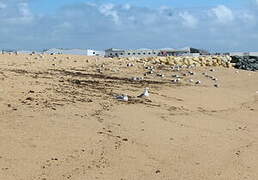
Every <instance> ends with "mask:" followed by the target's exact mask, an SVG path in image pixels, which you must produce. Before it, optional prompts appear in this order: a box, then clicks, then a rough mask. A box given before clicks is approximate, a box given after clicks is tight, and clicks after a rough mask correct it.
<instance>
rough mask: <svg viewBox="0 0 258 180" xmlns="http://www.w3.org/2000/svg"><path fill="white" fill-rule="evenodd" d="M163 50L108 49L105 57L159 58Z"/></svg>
mask: <svg viewBox="0 0 258 180" xmlns="http://www.w3.org/2000/svg"><path fill="white" fill-rule="evenodd" d="M160 53H161V50H151V49H135V50H129V49H126V50H124V49H115V48H111V49H107V50H105V57H155V56H159V55H160Z"/></svg>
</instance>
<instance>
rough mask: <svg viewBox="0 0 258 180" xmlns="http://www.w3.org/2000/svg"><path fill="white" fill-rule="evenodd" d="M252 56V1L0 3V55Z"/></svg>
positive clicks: (256, 27)
mask: <svg viewBox="0 0 258 180" xmlns="http://www.w3.org/2000/svg"><path fill="white" fill-rule="evenodd" d="M189 46H191V47H196V48H202V49H206V50H209V51H211V52H231V51H258V0H0V49H19V50H41V49H48V48H84V49H85V48H91V49H97V50H104V49H107V48H111V47H113V48H125V49H137V48H150V49H156V48H183V47H189Z"/></svg>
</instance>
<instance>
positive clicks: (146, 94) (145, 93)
mask: <svg viewBox="0 0 258 180" xmlns="http://www.w3.org/2000/svg"><path fill="white" fill-rule="evenodd" d="M133 66H134V64H132V63H128V64H127V67H133ZM144 68H145V69H146V70H147V72H145V73H144V74H143V75H144V77H146V76H147V75H153V74H156V75H157V76H158V77H160V78H164V77H165V74H163V73H161V71H160V72H157V70H156V69H155V67H154V66H147V65H146V64H144ZM170 68H171V70H172V71H176V72H180V71H181V70H184V69H189V71H187V72H185V73H181V75H178V74H173V75H172V78H173V79H172V80H171V81H172V83H174V84H177V83H180V82H181V81H182V80H183V78H184V77H187V76H193V75H196V73H195V72H193V71H191V70H190V69H193V68H194V66H192V65H191V66H179V65H176V66H172V67H170ZM210 72H215V69H210ZM202 75H203V76H204V77H206V78H208V79H210V80H212V81H213V82H214V83H215V84H214V87H216V88H218V87H219V84H217V81H218V79H217V78H216V77H214V76H212V75H209V74H208V73H206V72H204V73H202ZM144 77H132V80H133V81H141V80H144ZM187 81H188V82H189V83H192V84H195V85H199V84H202V81H201V80H196V81H195V80H193V79H189V80H187ZM149 96H150V93H149V88H148V87H146V88H145V89H144V91H143V93H141V94H140V95H138V96H137V98H147V97H149ZM116 99H117V100H120V101H128V100H129V98H128V95H127V94H122V95H119V96H116Z"/></svg>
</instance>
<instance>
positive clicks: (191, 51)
mask: <svg viewBox="0 0 258 180" xmlns="http://www.w3.org/2000/svg"><path fill="white" fill-rule="evenodd" d="M161 54H162V55H163V56H200V55H209V52H208V51H205V50H202V49H196V48H192V47H188V48H184V49H171V50H162V51H161Z"/></svg>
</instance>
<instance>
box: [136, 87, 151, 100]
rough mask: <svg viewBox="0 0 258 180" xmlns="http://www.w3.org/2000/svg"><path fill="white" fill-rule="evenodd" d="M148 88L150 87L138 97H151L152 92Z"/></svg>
mask: <svg viewBox="0 0 258 180" xmlns="http://www.w3.org/2000/svg"><path fill="white" fill-rule="evenodd" d="M148 89H149V88H145V89H144V92H143V93H142V94H140V95H139V96H137V97H139V98H144V97H149V96H150V93H149V91H148Z"/></svg>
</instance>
